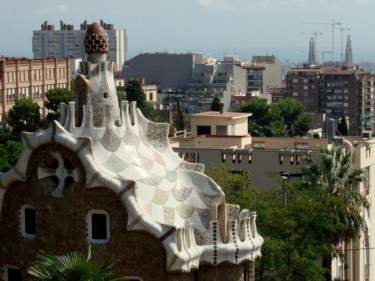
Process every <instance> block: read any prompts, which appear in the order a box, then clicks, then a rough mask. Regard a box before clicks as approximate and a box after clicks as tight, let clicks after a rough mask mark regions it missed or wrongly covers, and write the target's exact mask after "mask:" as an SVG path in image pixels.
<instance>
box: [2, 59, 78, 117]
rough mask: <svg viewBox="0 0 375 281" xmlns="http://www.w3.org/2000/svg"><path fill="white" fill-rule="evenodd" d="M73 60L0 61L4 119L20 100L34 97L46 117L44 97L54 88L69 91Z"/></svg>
mask: <svg viewBox="0 0 375 281" xmlns="http://www.w3.org/2000/svg"><path fill="white" fill-rule="evenodd" d="M70 64H71V60H70V59H68V58H63V59H57V58H48V59H26V58H7V57H2V58H1V59H0V97H1V98H0V102H1V107H0V110H1V117H4V116H5V115H6V113H7V112H8V110H9V109H10V108H11V107H12V106H13V105H14V101H15V100H16V99H17V98H32V99H33V100H34V101H36V102H37V103H38V104H39V106H40V107H41V109H42V112H41V113H42V116H45V115H46V110H45V107H44V101H45V94H46V92H47V91H48V90H51V89H55V88H67V89H70V80H71V72H70Z"/></svg>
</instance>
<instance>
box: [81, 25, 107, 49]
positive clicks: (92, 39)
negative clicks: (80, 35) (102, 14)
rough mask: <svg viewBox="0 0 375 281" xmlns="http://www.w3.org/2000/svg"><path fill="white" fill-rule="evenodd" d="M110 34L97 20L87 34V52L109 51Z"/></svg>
mask: <svg viewBox="0 0 375 281" xmlns="http://www.w3.org/2000/svg"><path fill="white" fill-rule="evenodd" d="M108 42H109V39H108V34H107V32H106V31H105V30H104V28H103V27H102V26H101V25H100V24H99V23H97V22H94V23H93V24H91V25H90V27H89V28H88V29H87V31H86V34H85V50H86V53H87V54H94V53H97V54H104V53H107V52H108Z"/></svg>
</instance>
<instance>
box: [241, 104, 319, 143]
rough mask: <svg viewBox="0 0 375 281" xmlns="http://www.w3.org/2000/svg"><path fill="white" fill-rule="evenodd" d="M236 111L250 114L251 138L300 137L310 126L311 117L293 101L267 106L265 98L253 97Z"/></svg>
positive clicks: (300, 105) (301, 106)
mask: <svg viewBox="0 0 375 281" xmlns="http://www.w3.org/2000/svg"><path fill="white" fill-rule="evenodd" d="M238 110H239V111H241V112H249V113H252V116H251V117H250V124H249V130H250V133H251V134H252V135H253V136H266V137H273V136H277V137H284V136H301V135H305V134H306V133H307V132H308V131H309V130H310V129H311V126H312V118H311V116H310V115H308V114H306V113H305V112H304V108H303V105H302V104H301V103H300V102H298V101H297V100H295V99H281V100H279V101H278V102H276V103H272V104H269V103H268V101H267V99H265V98H262V97H254V98H252V99H251V100H250V101H248V102H246V103H244V104H242V105H241V106H240V107H239V109H238Z"/></svg>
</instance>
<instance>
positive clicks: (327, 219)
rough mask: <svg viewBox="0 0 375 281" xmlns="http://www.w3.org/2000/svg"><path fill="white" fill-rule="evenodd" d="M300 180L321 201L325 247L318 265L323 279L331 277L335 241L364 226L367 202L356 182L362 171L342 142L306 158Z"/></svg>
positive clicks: (351, 236) (356, 233)
mask: <svg viewBox="0 0 375 281" xmlns="http://www.w3.org/2000/svg"><path fill="white" fill-rule="evenodd" d="M301 171H302V173H303V174H304V181H303V182H302V183H301V186H302V187H303V188H305V189H308V190H312V191H314V192H313V194H315V195H317V196H315V198H312V199H314V201H315V203H317V204H318V203H319V202H320V203H323V204H322V206H321V207H320V211H321V213H322V214H324V216H321V219H320V222H322V223H324V226H325V227H324V228H323V227H321V234H322V235H323V236H324V241H323V242H325V244H324V246H325V251H324V252H323V255H322V266H323V268H325V269H326V271H327V275H326V280H331V272H330V268H331V262H332V257H334V256H338V255H339V254H340V253H339V252H338V251H337V245H338V244H339V243H340V242H346V243H347V242H349V241H351V240H352V239H354V240H355V239H357V238H358V237H359V235H360V233H361V231H362V230H363V228H364V225H365V221H364V218H363V216H362V210H363V208H367V207H368V206H369V202H368V201H367V198H366V196H365V195H364V194H362V193H360V192H359V191H358V184H359V183H360V182H362V181H363V180H364V177H363V171H362V170H361V169H357V168H355V167H354V166H353V159H352V154H351V153H350V152H347V151H346V148H345V147H343V146H339V147H336V146H333V147H332V149H324V148H321V149H320V157H319V159H316V160H314V159H312V158H306V159H305V163H304V165H303V166H302V168H301Z"/></svg>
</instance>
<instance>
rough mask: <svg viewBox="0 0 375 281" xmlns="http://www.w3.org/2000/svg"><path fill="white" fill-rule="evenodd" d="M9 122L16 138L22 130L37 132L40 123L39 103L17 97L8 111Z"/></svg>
mask: <svg viewBox="0 0 375 281" xmlns="http://www.w3.org/2000/svg"><path fill="white" fill-rule="evenodd" d="M7 122H8V124H9V126H11V127H12V134H13V136H15V137H16V138H20V134H21V132H22V131H28V132H36V131H37V130H38V128H39V125H40V113H39V105H38V104H37V103H36V102H34V101H33V100H32V99H26V98H21V99H17V100H16V101H15V104H14V106H13V107H12V108H11V109H10V110H9V111H8V116H7Z"/></svg>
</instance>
